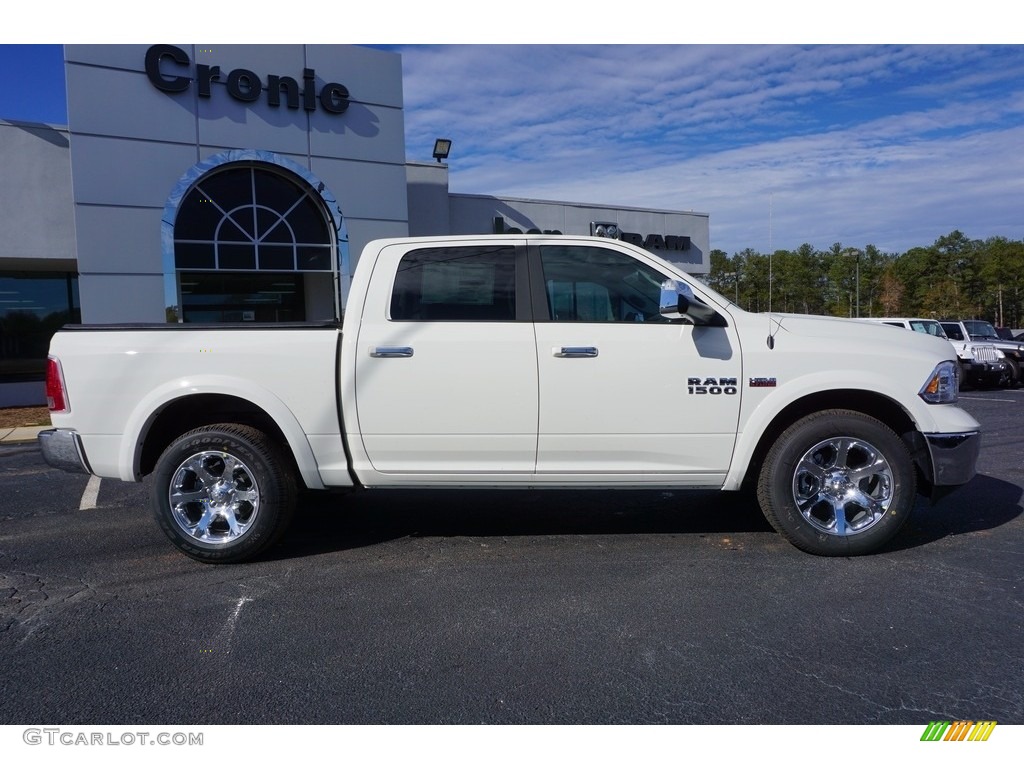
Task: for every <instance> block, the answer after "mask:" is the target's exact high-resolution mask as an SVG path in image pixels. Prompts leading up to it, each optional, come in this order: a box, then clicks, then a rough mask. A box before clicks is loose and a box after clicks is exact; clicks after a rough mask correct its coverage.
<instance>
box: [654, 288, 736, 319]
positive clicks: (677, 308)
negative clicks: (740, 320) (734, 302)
mask: <svg viewBox="0 0 1024 768" xmlns="http://www.w3.org/2000/svg"><path fill="white" fill-rule="evenodd" d="M658 312H659V313H660V314H661V316H662V317H667V318H668V319H669V320H679V319H681V318H686V319H687V320H689V321H690V322H691V323H693V324H694V325H710V326H714V327H717V328H724V327H725V326H726V325H728V323H726V322H725V318H724V317H722V316H721V315H720V314H719V313H718V312H716V311H715V310H714V309H712V308H711V307H709V306H708V305H707V304H705V303H704V302H703V301H701V300H700V299H698V298H697V297H696V296H695V295H694V293H693V289H692V288H691V287H690V286H689V285H687V284H686V283H684V282H682V281H681V280H666V281H665V282H663V283H662V284H661V298H660V300H659V301H658Z"/></svg>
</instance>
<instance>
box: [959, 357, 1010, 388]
mask: <svg viewBox="0 0 1024 768" xmlns="http://www.w3.org/2000/svg"><path fill="white" fill-rule="evenodd" d="M961 364H962V366H963V371H964V381H965V383H967V384H983V385H984V384H998V383H999V382H1000V381H1002V380H1003V379H1004V378H1005V377H1007V376H1009V375H1011V373H1012V371H1013V369H1012V368H1011V367H1010V364H1009V363H1008V362H1007V361H1006V360H995V361H993V362H970V363H963V362H961Z"/></svg>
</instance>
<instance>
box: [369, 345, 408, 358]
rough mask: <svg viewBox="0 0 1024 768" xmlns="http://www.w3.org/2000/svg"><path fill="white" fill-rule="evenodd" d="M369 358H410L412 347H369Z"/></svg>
mask: <svg viewBox="0 0 1024 768" xmlns="http://www.w3.org/2000/svg"><path fill="white" fill-rule="evenodd" d="M370 357H412V347H370Z"/></svg>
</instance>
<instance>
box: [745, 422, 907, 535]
mask: <svg viewBox="0 0 1024 768" xmlns="http://www.w3.org/2000/svg"><path fill="white" fill-rule="evenodd" d="M914 493H915V477H914V466H913V461H912V459H911V458H910V453H909V452H908V450H907V448H906V446H905V445H904V444H903V441H902V440H900V438H899V437H898V436H897V435H896V433H895V432H893V431H892V430H891V429H889V428H888V427H887V426H885V425H884V424H883V423H882V422H880V421H878V420H876V419H873V418H871V417H870V416H866V415H865V414H862V413H858V412H856V411H846V410H829V411H821V412H819V413H813V414H811V415H809V416H806V417H804V418H803V419H801V420H800V421H798V422H796V423H795V424H794V425H793V426H791V427H790V428H789V429H787V430H786V431H785V432H783V433H782V435H780V436H779V438H778V439H777V440H776V441H775V444H774V445H773V446H772V447H771V450H769V452H768V455H767V457H766V458H765V462H764V464H763V465H762V467H761V473H760V476H759V478H758V487H757V498H758V501H759V502H760V504H761V509H762V510H763V512H764V515H765V517H766V518H767V519H768V522H769V523H771V525H772V527H773V528H775V530H776V531H778V532H779V533H780V534H782V535H783V536H784V537H785V538H786V539H788V540H789V541H790V542H791V543H792V544H794V545H795V546H797V547H799V548H800V549H802V550H804V551H805V552H810V553H812V554H816V555H864V554H869V553H872V552H876V551H878V550H879V549H880V548H881V547H882V546H883V545H884V544H885V543H886V542H888V541H889V540H890V539H891V538H892V537H893V536H895V535H896V533H897V532H898V531H899V530H900V528H901V527H902V526H903V524H904V523H905V522H906V521H907V518H908V517H909V516H910V513H911V511H912V510H913V507H914V500H915V497H914Z"/></svg>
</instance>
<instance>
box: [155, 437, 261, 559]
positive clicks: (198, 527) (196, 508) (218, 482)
mask: <svg viewBox="0 0 1024 768" xmlns="http://www.w3.org/2000/svg"><path fill="white" fill-rule="evenodd" d="M167 496H168V501H169V502H170V506H171V514H172V515H173V517H174V522H175V523H176V524H177V526H178V527H179V528H180V529H181V530H182V532H183V533H185V534H186V535H187V536H190V537H191V538H193V539H195V540H196V541H202V542H205V543H207V544H220V543H225V542H230V541H234V540H235V539H238V538H239V537H240V536H243V535H244V534H245V532H246V531H248V530H249V528H250V527H251V526H252V524H253V523H254V522H255V520H256V516H257V515H258V514H259V510H260V489H259V486H258V485H257V484H256V479H255V478H254V477H253V473H252V471H251V470H250V469H249V467H247V466H246V465H245V463H243V462H242V461H239V460H238V458H236V457H235V456H232V455H231V454H228V453H224V452H222V451H204V452H202V453H197V454H194V455H192V456H189V457H188V458H187V459H185V461H183V462H182V463H181V464H180V465H178V468H177V469H176V470H175V471H174V475H173V476H172V478H171V483H170V486H169V489H168V494H167Z"/></svg>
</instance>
